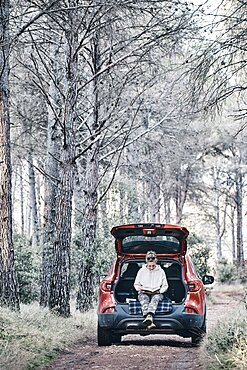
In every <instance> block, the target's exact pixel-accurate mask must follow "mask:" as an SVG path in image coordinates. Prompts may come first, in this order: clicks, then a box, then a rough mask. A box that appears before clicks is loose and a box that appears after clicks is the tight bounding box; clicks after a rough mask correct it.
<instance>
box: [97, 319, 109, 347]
mask: <svg viewBox="0 0 247 370" xmlns="http://www.w3.org/2000/svg"><path fill="white" fill-rule="evenodd" d="M97 334H98V335H97V337H98V346H110V345H111V344H112V335H111V331H110V330H107V329H104V328H102V327H101V326H100V325H99V324H98V331H97Z"/></svg>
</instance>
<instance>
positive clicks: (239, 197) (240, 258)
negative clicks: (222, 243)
mask: <svg viewBox="0 0 247 370" xmlns="http://www.w3.org/2000/svg"><path fill="white" fill-rule="evenodd" d="M236 213H237V229H236V233H237V236H236V249H237V265H238V267H239V269H240V273H241V275H242V274H244V269H245V264H244V248H243V176H242V172H241V168H237V169H236Z"/></svg>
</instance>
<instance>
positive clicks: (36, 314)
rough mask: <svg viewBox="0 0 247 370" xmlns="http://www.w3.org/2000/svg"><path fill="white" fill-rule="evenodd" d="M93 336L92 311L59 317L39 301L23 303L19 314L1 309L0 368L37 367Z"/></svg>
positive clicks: (94, 314) (94, 326)
mask: <svg viewBox="0 0 247 370" xmlns="http://www.w3.org/2000/svg"><path fill="white" fill-rule="evenodd" d="M95 339H96V313H95V311H91V312H88V313H83V314H82V313H77V312H74V313H73V314H72V316H71V317H70V318H62V317H59V316H57V315H55V314H52V313H50V312H49V310H48V309H42V308H40V307H39V306H38V304H32V305H24V306H22V307H21V312H20V313H16V312H12V311H10V310H8V309H1V312H0V369H4V370H31V369H39V368H42V367H44V366H46V365H47V364H48V363H49V362H50V361H51V360H52V359H53V358H55V357H56V356H57V354H58V353H59V352H60V351H62V350H64V349H66V347H67V346H70V345H72V344H73V343H76V342H79V341H83V342H84V341H90V340H95Z"/></svg>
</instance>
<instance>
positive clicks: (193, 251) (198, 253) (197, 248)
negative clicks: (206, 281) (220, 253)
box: [188, 234, 210, 277]
mask: <svg viewBox="0 0 247 370" xmlns="http://www.w3.org/2000/svg"><path fill="white" fill-rule="evenodd" d="M188 253H189V255H190V257H191V259H192V261H193V264H194V266H195V268H196V272H197V274H198V276H199V277H202V276H203V275H205V274H207V273H209V271H210V267H209V258H210V249H209V247H208V246H206V245H205V244H204V242H203V240H202V239H200V238H199V237H198V236H197V235H196V234H191V235H190V236H189V238H188Z"/></svg>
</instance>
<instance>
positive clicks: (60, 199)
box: [49, 0, 79, 316]
mask: <svg viewBox="0 0 247 370" xmlns="http://www.w3.org/2000/svg"><path fill="white" fill-rule="evenodd" d="M68 5H69V7H68V10H67V11H68V17H67V18H68V24H67V31H66V34H65V36H66V42H67V46H68V50H67V64H66V93H65V94H64V102H63V108H64V112H63V120H62V124H63V127H62V129H63V147H62V153H61V158H60V162H61V164H60V171H59V172H60V174H59V185H58V190H57V201H56V216H55V234H54V243H53V253H52V272H51V285H50V294H49V308H50V309H52V310H53V311H56V312H57V313H59V314H60V315H63V316H69V315H70V243H71V216H72V197H73V191H74V174H75V162H74V161H75V121H76V103H77V97H78V50H77V46H78V33H77V32H78V29H77V26H78V24H79V19H78V11H77V5H78V1H74V0H73V1H72V0H71V1H69V2H68Z"/></svg>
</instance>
